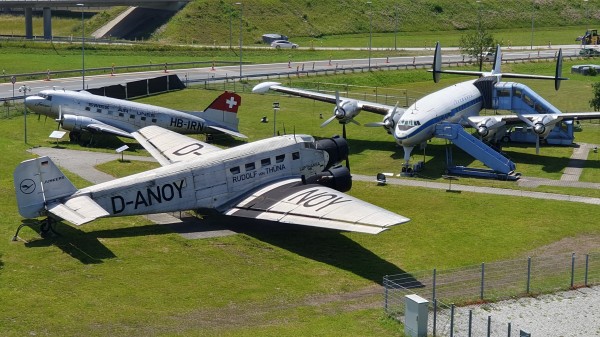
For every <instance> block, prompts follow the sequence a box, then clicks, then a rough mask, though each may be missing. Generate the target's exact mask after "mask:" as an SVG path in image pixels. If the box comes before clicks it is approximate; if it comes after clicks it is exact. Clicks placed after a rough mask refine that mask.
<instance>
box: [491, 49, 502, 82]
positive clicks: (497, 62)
mask: <svg viewBox="0 0 600 337" xmlns="http://www.w3.org/2000/svg"><path fill="white" fill-rule="evenodd" d="M496 74H502V51H501V50H500V45H499V44H497V45H496V53H495V54H494V67H493V68H492V75H496Z"/></svg>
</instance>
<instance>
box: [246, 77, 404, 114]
mask: <svg viewBox="0 0 600 337" xmlns="http://www.w3.org/2000/svg"><path fill="white" fill-rule="evenodd" d="M269 89H270V90H273V91H278V92H281V93H284V94H288V95H293V96H299V97H304V98H310V99H314V100H316V101H320V102H325V103H331V104H334V105H335V104H336V99H335V95H329V94H325V93H321V92H316V91H310V90H303V89H296V88H289V87H285V86H282V85H281V84H280V83H278V82H263V83H260V84H258V85H256V86H255V87H254V88H253V89H252V92H254V93H265V92H267V91H268V90H269ZM340 100H343V101H347V100H353V101H356V105H357V106H358V107H359V108H360V109H361V110H364V111H369V112H373V113H376V114H379V115H386V114H387V113H388V112H390V111H392V110H394V106H390V105H385V104H379V103H374V102H369V101H362V100H355V99H352V98H345V97H340ZM397 110H398V112H402V111H403V109H397Z"/></svg>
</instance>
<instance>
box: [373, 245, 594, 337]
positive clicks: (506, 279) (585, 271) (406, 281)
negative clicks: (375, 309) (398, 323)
mask: <svg viewBox="0 0 600 337" xmlns="http://www.w3.org/2000/svg"><path fill="white" fill-rule="evenodd" d="M598 284H600V253H591V254H585V255H576V254H575V253H572V254H568V255H554V256H546V257H530V258H527V259H516V260H507V261H498V262H493V263H482V264H481V265H473V266H467V267H462V268H456V269H449V270H443V271H442V270H436V269H434V270H433V271H431V272H423V271H422V272H417V273H403V274H397V275H386V276H384V278H383V287H384V310H385V312H386V313H387V314H388V315H390V316H392V317H395V318H397V319H398V320H402V318H403V315H404V310H405V308H404V306H405V303H404V297H405V296H406V295H409V294H417V295H419V296H421V297H423V298H425V299H428V300H429V301H430V325H429V331H430V333H431V334H432V335H433V336H436V335H441V336H452V335H453V332H454V331H455V330H456V329H459V330H460V329H462V330H463V331H465V330H467V329H469V330H470V329H471V326H472V323H473V322H472V320H471V319H469V321H468V323H465V321H466V319H465V317H466V316H467V315H468V316H471V318H472V313H469V314H467V313H466V312H467V310H463V309H461V308H460V307H456V306H455V304H454V303H458V304H460V305H467V304H479V305H485V303H488V302H493V301H499V300H503V299H509V298H515V297H523V296H533V295H538V294H543V293H551V292H555V291H559V290H567V289H577V288H582V287H589V286H592V285H598ZM459 312H460V315H462V316H461V317H462V318H461V319H462V322H461V323H460V324H462V325H463V326H461V327H459V326H457V323H456V322H457V315H459ZM491 320H492V318H491V317H490V318H489V322H488V324H489V327H488V331H490V330H491V329H492V326H491ZM496 323H497V322H496ZM501 323H502V324H506V323H508V327H507V330H506V331H507V333H508V335H509V336H510V332H509V331H511V329H512V330H513V333H514V330H515V329H516V327H514V326H511V325H510V322H501ZM465 324H468V327H467V328H464V325H465ZM496 325H497V324H496ZM495 329H496V331H497V330H498V327H497V326H496V328H495ZM502 329H503V328H502Z"/></svg>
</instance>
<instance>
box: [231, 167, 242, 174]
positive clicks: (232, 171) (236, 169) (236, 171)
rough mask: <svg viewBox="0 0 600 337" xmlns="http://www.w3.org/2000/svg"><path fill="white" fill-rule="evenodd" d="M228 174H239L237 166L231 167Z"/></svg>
mask: <svg viewBox="0 0 600 337" xmlns="http://www.w3.org/2000/svg"><path fill="white" fill-rule="evenodd" d="M229 172H231V174H240V167H239V166H236V167H232V168H230V169H229Z"/></svg>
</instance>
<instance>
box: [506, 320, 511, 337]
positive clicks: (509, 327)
mask: <svg viewBox="0 0 600 337" xmlns="http://www.w3.org/2000/svg"><path fill="white" fill-rule="evenodd" d="M510 330H511V324H510V322H508V334H507V335H506V337H510Z"/></svg>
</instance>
